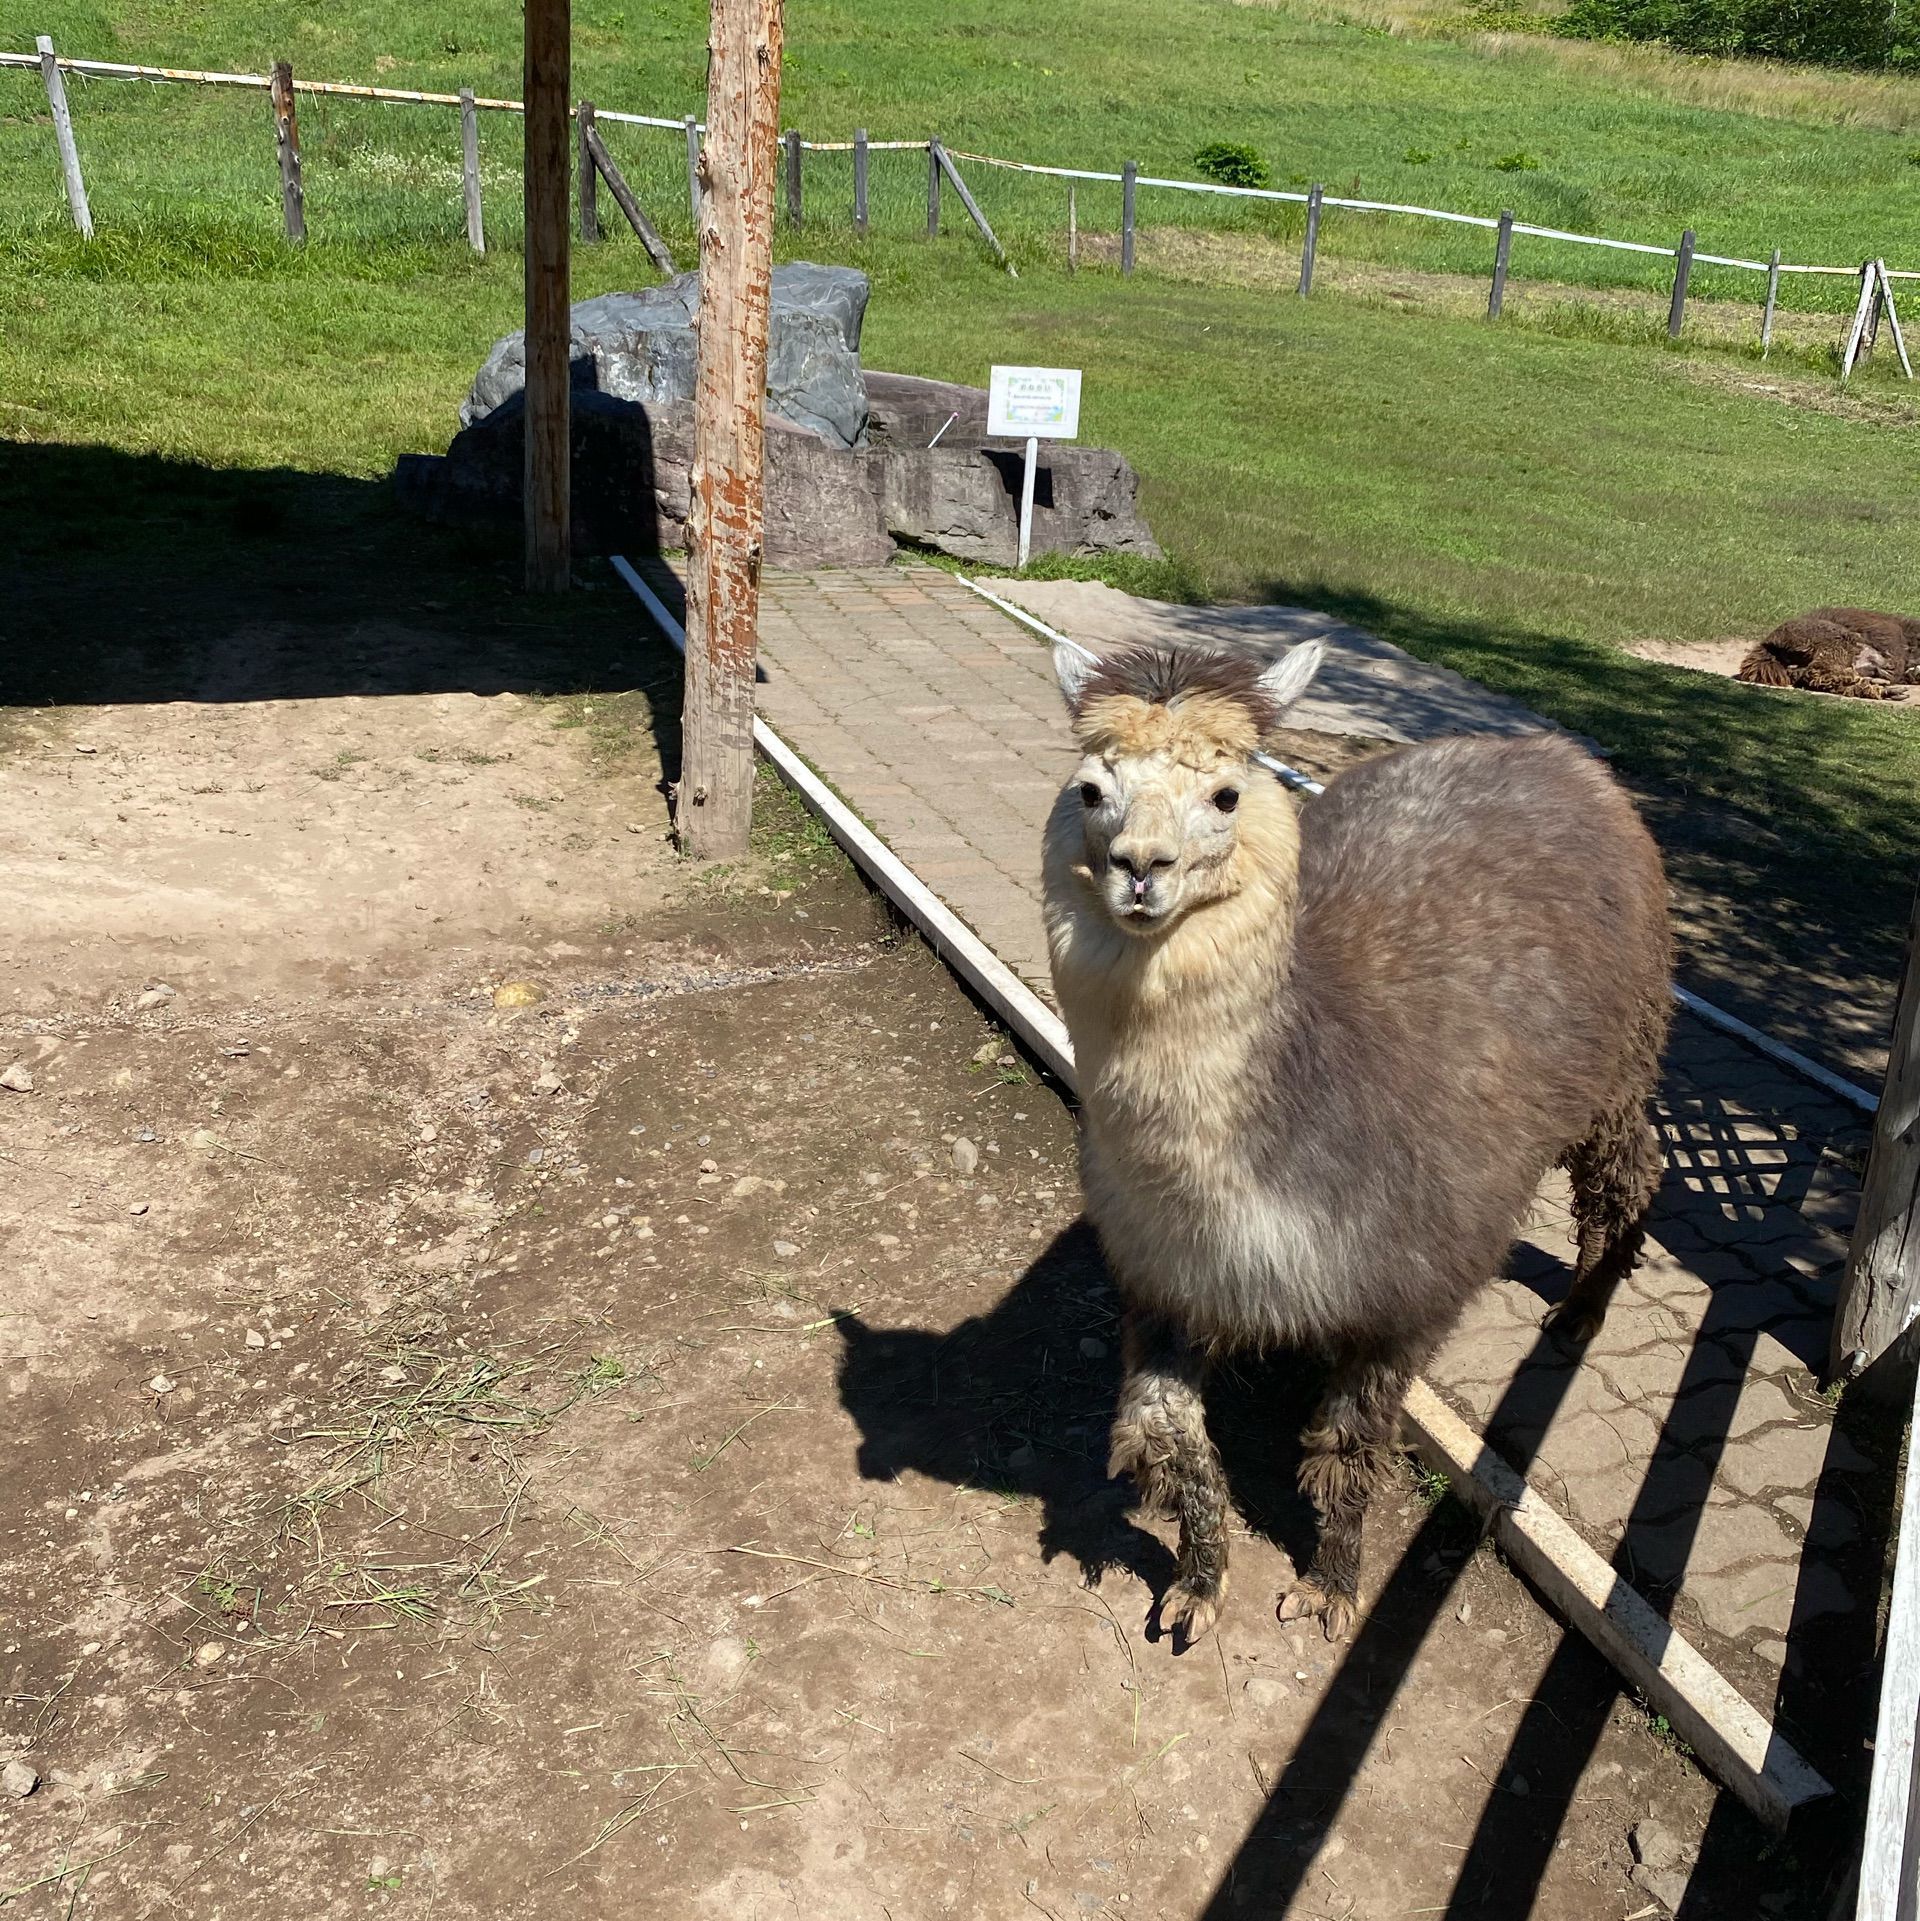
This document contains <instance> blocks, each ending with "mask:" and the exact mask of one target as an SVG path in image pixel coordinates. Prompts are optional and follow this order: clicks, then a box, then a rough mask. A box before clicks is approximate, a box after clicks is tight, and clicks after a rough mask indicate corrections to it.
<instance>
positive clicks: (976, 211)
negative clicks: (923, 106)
mask: <svg viewBox="0 0 1920 1921" xmlns="http://www.w3.org/2000/svg"><path fill="white" fill-rule="evenodd" d="M935 153H936V156H937V158H938V159H939V162H940V171H941V172H942V173H944V174H945V175H946V176H947V185H948V186H950V187H951V188H952V189H953V190H954V192H955V193H957V194H958V195H959V196H960V204H961V206H963V207H964V208H966V210H967V218H968V219H969V220H971V221H972V222H973V224H974V225H975V226H976V227H978V228H979V230H980V237H981V239H983V240H984V241H985V242H986V243H987V245H988V246H989V247H991V248H992V249H993V257H994V258H995V259H996V260H997V261H999V263H1000V264H1001V266H1003V267H1004V268H1006V270H1007V272H1008V273H1009V274H1011V275H1012V276H1013V278H1014V279H1015V280H1018V279H1019V278H1020V275H1019V272H1018V271H1017V270H1016V268H1015V267H1014V264H1013V262H1012V261H1011V260H1009V259H1008V258H1007V250H1006V248H1004V247H1003V246H1001V244H1000V238H999V236H998V235H997V234H996V233H995V232H994V230H993V229H992V228H991V227H990V226H988V224H987V216H986V215H985V214H983V213H982V212H981V211H980V203H979V201H977V200H976V199H974V197H973V194H972V192H971V190H970V189H969V188H968V186H967V183H966V182H965V181H964V180H962V179H961V178H960V169H959V168H958V167H956V166H955V165H954V164H953V155H952V154H950V153H949V152H948V151H947V150H946V148H945V147H936V149H935Z"/></svg>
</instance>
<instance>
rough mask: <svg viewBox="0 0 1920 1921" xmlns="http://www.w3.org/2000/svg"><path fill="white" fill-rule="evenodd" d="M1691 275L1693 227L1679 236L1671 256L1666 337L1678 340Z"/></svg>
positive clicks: (1685, 313)
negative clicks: (1671, 266) (1671, 291)
mask: <svg viewBox="0 0 1920 1921" xmlns="http://www.w3.org/2000/svg"><path fill="white" fill-rule="evenodd" d="M1692 276H1693V229H1692V228H1691V227H1689V228H1688V229H1687V230H1686V231H1685V232H1684V233H1683V234H1682V235H1681V236H1680V248H1679V251H1678V252H1677V253H1676V254H1675V255H1674V257H1673V298H1672V299H1671V300H1670V301H1668V303H1667V338H1668V339H1669V340H1678V339H1679V338H1680V329H1681V328H1682V327H1683V326H1684V325H1685V324H1686V319H1687V282H1688V280H1689V279H1691V278H1692Z"/></svg>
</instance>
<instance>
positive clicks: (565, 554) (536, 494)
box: [521, 0, 573, 594]
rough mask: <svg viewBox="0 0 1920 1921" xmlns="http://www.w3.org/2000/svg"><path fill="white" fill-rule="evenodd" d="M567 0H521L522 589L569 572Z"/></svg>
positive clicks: (546, 586)
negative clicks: (524, 373)
mask: <svg viewBox="0 0 1920 1921" xmlns="http://www.w3.org/2000/svg"><path fill="white" fill-rule="evenodd" d="M570 15H571V8H570V6H569V0H526V38H525V43H524V50H525V60H524V65H523V72H522V77H521V88H522V98H523V99H524V100H525V102H526V116H525V126H526V143H527V144H526V164H525V180H526V229H527V231H526V243H525V244H526V294H527V400H526V464H525V469H524V501H525V513H526V553H527V591H528V592H529V593H536V594H557V593H564V592H565V591H566V590H567V587H568V586H569V585H570V583H571V579H572V571H573V564H572V522H571V512H570V508H571V498H570V494H571V480H572V476H571V474H570V472H569V470H568V459H569V447H570V443H571V411H572V410H571V406H570V396H569V393H568V387H567V378H568V351H567V349H568V334H569V321H570V319H571V316H570V314H569V312H568V307H567V294H568V269H569V264H570V248H569V235H568V232H567V184H568V183H567V162H568V160H569V158H570V155H569V153H568V148H569V146H570V145H571V144H572V143H571V140H570V139H569V134H570V131H571V130H570V128H569V126H568V120H569V118H570V116H569V114H568V112H567V81H568V77H569V75H568V67H569V44H568V43H569V38H570V36H571V33H572V21H571V18H570Z"/></svg>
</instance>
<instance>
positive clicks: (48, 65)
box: [33, 33, 93, 240]
mask: <svg viewBox="0 0 1920 1921" xmlns="http://www.w3.org/2000/svg"><path fill="white" fill-rule="evenodd" d="M33 44H34V46H35V47H36V48H37V49H38V51H39V54H40V78H41V80H42V81H43V82H44V83H45V86H46V89H47V106H48V108H49V109H50V110H51V112H52V114H53V137H54V141H55V143H56V144H57V145H58V147H59V149H60V173H61V177H62V178H63V179H64V180H65V181H66V183H67V211H68V212H69V213H71V214H72V215H73V224H74V225H75V226H76V227H78V228H79V229H80V231H81V233H82V234H83V235H84V236H85V237H86V238H87V239H89V240H91V239H92V238H93V209H92V208H91V207H89V206H88V205H87V183H86V182H85V181H84V180H83V179H82V178H81V177H80V149H79V148H78V147H76V146H75V145H74V143H73V115H72V114H71V113H70V112H69V111H68V110H67V82H66V77H65V76H64V75H63V74H62V73H61V71H60V62H59V60H58V58H57V57H56V56H55V54H54V51H53V41H52V40H51V38H50V37H49V36H48V35H46V34H44V33H43V34H41V35H40V36H39V38H38V39H36V40H35V41H34V43H33Z"/></svg>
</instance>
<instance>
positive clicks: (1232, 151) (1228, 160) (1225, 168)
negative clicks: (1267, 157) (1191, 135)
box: [1193, 140, 1270, 187]
mask: <svg viewBox="0 0 1920 1921" xmlns="http://www.w3.org/2000/svg"><path fill="white" fill-rule="evenodd" d="M1193 164H1194V165H1195V166H1196V167H1197V168H1198V169H1199V170H1200V177H1201V178H1202V179H1203V180H1211V181H1213V182H1214V184H1215V185H1216V186H1221V187H1264V186H1266V185H1267V184H1268V181H1269V178H1270V176H1269V175H1268V173H1267V163H1266V162H1265V161H1264V160H1262V159H1261V158H1260V156H1259V154H1258V153H1256V152H1255V151H1254V149H1253V148H1251V147H1247V146H1242V145H1241V144H1240V143H1239V142H1238V141H1235V140H1210V141H1208V143H1207V144H1206V145H1205V146H1204V147H1202V148H1201V149H1200V151H1199V152H1198V153H1196V154H1195V155H1194V156H1193Z"/></svg>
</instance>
